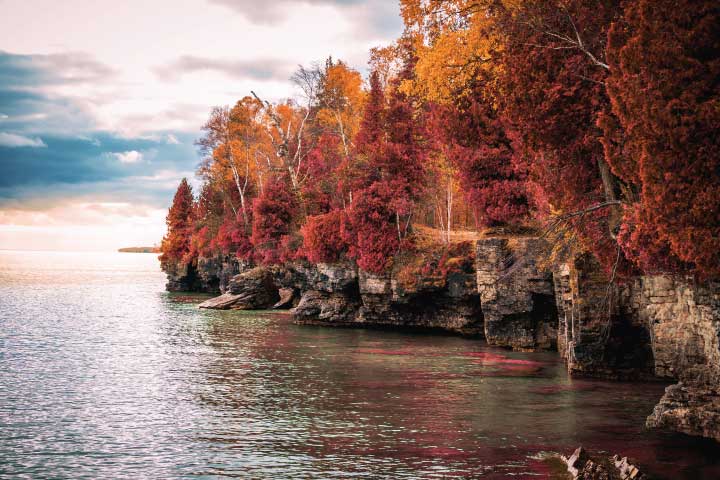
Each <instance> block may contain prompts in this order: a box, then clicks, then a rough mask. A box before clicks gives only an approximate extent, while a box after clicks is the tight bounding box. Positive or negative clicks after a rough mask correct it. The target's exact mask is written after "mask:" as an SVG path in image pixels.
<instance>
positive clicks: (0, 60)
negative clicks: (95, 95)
mask: <svg viewBox="0 0 720 480" xmlns="http://www.w3.org/2000/svg"><path fill="white" fill-rule="evenodd" d="M116 73H117V72H116V70H114V69H112V68H110V67H109V66H107V65H104V64H103V63H101V62H98V61H97V60H95V59H93V58H92V57H91V56H90V55H88V54H86V53H82V52H67V53H54V54H46V55H18V54H11V53H8V52H4V51H1V50H0V84H4V85H8V84H14V85H22V86H23V87H24V88H26V89H27V88H30V87H36V86H41V85H48V84H53V85H58V84H77V83H90V82H98V81H100V80H108V79H109V77H112V76H113V75H115V74H116Z"/></svg>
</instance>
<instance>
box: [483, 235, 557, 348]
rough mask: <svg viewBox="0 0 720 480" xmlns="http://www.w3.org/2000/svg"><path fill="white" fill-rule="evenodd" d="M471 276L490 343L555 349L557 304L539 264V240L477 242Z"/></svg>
mask: <svg viewBox="0 0 720 480" xmlns="http://www.w3.org/2000/svg"><path fill="white" fill-rule="evenodd" d="M476 248H477V250H476V278H477V289H478V292H479V293H480V302H481V304H482V312H483V316H484V318H485V338H486V339H487V341H488V343H489V344H491V345H498V346H503V347H512V348H514V349H516V350H541V349H554V348H555V347H556V345H557V318H558V315H557V307H556V304H555V298H554V296H555V290H554V286H553V278H552V273H551V272H550V271H549V270H547V269H544V268H541V267H539V266H538V259H539V257H540V254H541V253H542V252H543V251H544V250H545V249H546V248H547V246H546V244H545V242H544V241H542V240H541V239H539V238H517V239H512V240H511V239H506V238H487V239H483V240H479V241H478V242H477V246H476Z"/></svg>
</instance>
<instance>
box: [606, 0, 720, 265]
mask: <svg viewBox="0 0 720 480" xmlns="http://www.w3.org/2000/svg"><path fill="white" fill-rule="evenodd" d="M718 25H720V4H718V2H716V1H692V0H680V1H672V2H671V1H669V0H660V1H650V0H638V1H635V2H627V3H626V5H625V11H624V15H623V18H622V19H621V20H619V21H618V22H616V23H615V24H614V25H613V27H612V29H611V30H610V33H609V37H608V63H609V65H610V72H611V73H610V76H609V77H608V79H607V88H608V92H609V95H610V99H611V101H612V114H613V115H607V116H605V117H604V118H603V119H602V122H601V126H602V127H603V129H604V133H605V139H604V140H605V142H604V143H605V147H606V150H605V151H606V155H607V161H608V163H609V164H610V165H611V167H612V168H613V171H614V172H615V173H616V174H617V175H618V176H620V177H621V178H622V179H623V180H624V181H625V182H627V183H628V184H629V185H630V186H631V187H632V190H633V194H634V195H633V197H632V198H630V200H631V201H630V203H631V205H630V206H629V207H628V208H627V209H626V212H625V216H624V218H623V222H624V224H623V228H622V230H621V235H620V238H619V239H620V242H621V243H622V245H623V248H624V250H625V252H626V254H627V255H628V256H629V257H631V258H632V259H633V260H635V261H636V262H637V263H638V264H639V265H640V266H641V267H643V268H644V269H646V270H684V271H688V270H690V271H696V272H697V273H699V274H701V275H703V276H711V277H717V276H720V135H718V126H719V125H720V107H719V105H720V83H718V78H720V35H718Z"/></svg>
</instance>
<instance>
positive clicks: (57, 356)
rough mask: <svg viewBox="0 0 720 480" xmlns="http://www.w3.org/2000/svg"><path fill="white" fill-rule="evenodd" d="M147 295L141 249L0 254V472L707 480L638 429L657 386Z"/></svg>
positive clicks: (468, 347) (669, 446)
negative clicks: (611, 474)
mask: <svg viewBox="0 0 720 480" xmlns="http://www.w3.org/2000/svg"><path fill="white" fill-rule="evenodd" d="M163 286H164V277H163V275H162V274H161V273H160V271H159V269H158V263H157V260H156V258H155V256H154V255H148V254H70V253H41V252H32V253H29V252H25V253H18V252H0V367H1V368H0V476H1V477H3V478H23V477H25V478H118V479H119V478H197V477H202V478H216V477H223V476H227V477H241V478H272V479H276V478H393V479H401V478H423V479H424V478H451V477H457V478H491V479H495V478H552V474H551V473H550V472H551V470H552V466H551V465H549V464H548V462H546V461H543V458H544V455H545V452H562V453H566V454H567V453H569V452H571V451H572V450H573V449H574V448H575V447H576V446H578V445H581V444H582V445H584V446H586V447H590V448H595V449H604V450H611V451H619V452H622V453H624V454H626V455H630V456H633V457H635V458H637V459H638V460H640V461H641V463H643V464H644V465H645V466H646V467H647V469H648V470H650V471H652V472H654V473H656V475H657V476H658V478H669V479H703V478H707V479H710V478H714V479H715V478H720V467H718V465H717V463H718V462H719V461H720V460H719V459H720V454H719V452H718V450H717V449H714V448H711V447H710V446H709V445H708V444H706V443H704V442H698V441H696V440H692V439H688V438H686V437H676V436H662V435H658V434H654V433H649V432H646V431H644V430H643V428H642V425H643V423H644V418H645V416H646V415H647V414H648V413H649V412H650V411H651V409H652V406H653V405H654V403H655V401H656V400H657V399H658V398H659V397H660V395H661V393H662V386H661V385H630V384H617V383H606V382H591V381H571V380H570V379H568V378H567V375H566V374H565V371H564V369H563V367H562V365H560V364H559V363H558V362H557V360H556V357H555V356H554V355H553V354H523V353H512V352H507V351H504V350H498V349H492V348H488V347H486V346H484V345H483V344H482V343H481V342H478V341H472V340H467V339H462V338H457V337H451V336H438V335H427V334H426V335H422V334H409V333H392V332H380V331H363V330H345V329H328V328H319V327H300V326H294V325H292V324H290V323H289V318H288V317H287V316H286V315H279V314H260V313H237V312H208V311H199V310H197V309H196V307H195V303H194V302H197V301H198V298H188V297H183V296H178V295H171V294H168V293H165V292H164V291H163ZM713 463H714V465H713Z"/></svg>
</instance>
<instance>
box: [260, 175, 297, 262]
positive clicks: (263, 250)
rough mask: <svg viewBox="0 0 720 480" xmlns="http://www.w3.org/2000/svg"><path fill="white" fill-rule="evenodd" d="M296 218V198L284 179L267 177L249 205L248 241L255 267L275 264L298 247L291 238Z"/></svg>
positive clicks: (294, 238)
mask: <svg viewBox="0 0 720 480" xmlns="http://www.w3.org/2000/svg"><path fill="white" fill-rule="evenodd" d="M297 214H298V202H297V197H296V195H295V192H294V191H293V189H292V186H291V183H290V179H289V178H288V176H287V175H274V176H272V177H270V178H269V179H268V180H267V183H266V184H265V188H264V189H263V193H262V195H260V196H259V197H258V198H256V199H255V201H254V203H253V223H252V237H251V241H252V245H253V249H254V256H255V259H256V260H257V261H258V262H259V263H263V264H273V263H279V262H282V261H285V260H288V259H290V258H291V257H292V256H293V255H294V253H295V251H296V250H297V248H298V247H299V246H300V245H299V243H298V241H299V240H298V238H296V237H295V236H294V234H295V233H296V231H297V230H296V229H297V224H296V223H297V222H296V220H297Z"/></svg>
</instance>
